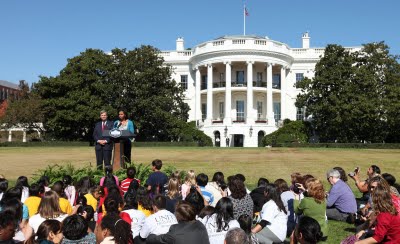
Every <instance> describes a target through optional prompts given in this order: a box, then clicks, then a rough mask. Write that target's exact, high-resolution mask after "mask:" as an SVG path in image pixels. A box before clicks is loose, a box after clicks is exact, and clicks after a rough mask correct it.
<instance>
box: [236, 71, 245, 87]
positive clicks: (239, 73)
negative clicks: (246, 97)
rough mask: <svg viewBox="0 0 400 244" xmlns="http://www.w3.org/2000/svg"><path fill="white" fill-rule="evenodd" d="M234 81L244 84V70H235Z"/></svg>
mask: <svg viewBox="0 0 400 244" xmlns="http://www.w3.org/2000/svg"><path fill="white" fill-rule="evenodd" d="M236 83H237V84H238V85H244V71H236Z"/></svg>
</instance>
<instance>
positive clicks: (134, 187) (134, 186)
mask: <svg viewBox="0 0 400 244" xmlns="http://www.w3.org/2000/svg"><path fill="white" fill-rule="evenodd" d="M139 186H140V184H139V182H138V181H137V180H132V181H131V183H130V184H129V187H128V190H127V191H126V194H125V196H127V195H129V197H132V196H134V197H136V195H137V191H138V189H139Z"/></svg>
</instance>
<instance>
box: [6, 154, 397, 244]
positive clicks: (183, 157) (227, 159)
mask: <svg viewBox="0 0 400 244" xmlns="http://www.w3.org/2000/svg"><path fill="white" fill-rule="evenodd" d="M132 158H133V160H134V161H135V162H137V163H149V164H150V163H151V161H152V160H153V159H155V158H160V159H162V160H163V162H164V164H168V165H173V166H175V167H176V168H177V169H178V170H185V171H187V170H189V169H193V170H194V171H195V172H196V173H200V172H204V173H206V174H207V175H208V176H209V177H210V178H211V177H212V175H213V174H214V172H216V171H222V172H223V173H224V174H225V176H229V175H233V174H236V173H239V172H240V173H242V174H244V175H245V176H246V184H247V185H248V186H249V188H253V187H254V186H255V185H256V182H257V180H258V178H260V177H265V178H267V179H269V180H270V181H274V180H275V179H278V178H283V179H285V180H287V181H289V180H290V178H289V177H290V174H291V173H292V172H300V173H308V174H312V175H314V177H316V178H319V179H322V180H323V181H324V184H325V187H326V188H327V189H328V187H329V185H328V183H327V182H326V176H325V173H326V171H327V170H328V169H330V168H333V167H335V166H340V167H342V168H344V169H345V170H346V171H351V170H353V169H354V168H355V167H356V166H359V167H361V172H362V175H363V176H365V172H366V170H367V168H368V167H369V166H370V165H371V164H376V165H378V166H379V167H380V168H381V170H382V172H383V173H384V172H389V173H391V174H393V175H394V176H395V177H396V178H397V179H400V171H399V170H398V166H399V164H398V162H399V158H400V150H396V149H337V148H332V149H331V148H269V149H268V148H197V147H196V148H186V147H175V148H171V147H165V148H162V147H161V148H159V147H154V148H145V147H138V148H133V149H132ZM0 162H1V163H0V164H1V167H0V174H2V175H4V176H6V178H8V179H10V180H15V179H16V178H17V177H18V176H20V175H26V176H28V177H31V176H32V175H33V173H34V172H35V171H36V170H38V169H42V168H44V167H45V166H46V165H48V164H55V163H71V164H73V165H75V166H78V167H79V166H82V165H87V164H90V163H91V164H92V165H95V154H94V149H93V148H92V147H65V148H63V147H24V148H22V147H21V148H12V147H10V148H7V147H5V148H0ZM350 186H351V187H352V189H353V191H354V192H355V193H357V191H356V189H355V186H354V184H352V182H350ZM329 228H330V230H329V240H328V243H340V240H342V239H344V237H346V236H348V235H350V234H352V233H353V232H352V231H353V230H352V228H354V227H353V226H352V225H348V224H345V223H341V222H335V221H330V222H329Z"/></svg>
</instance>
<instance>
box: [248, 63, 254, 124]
mask: <svg viewBox="0 0 400 244" xmlns="http://www.w3.org/2000/svg"><path fill="white" fill-rule="evenodd" d="M253 64H254V62H253V61H247V118H246V124H254V116H253V114H254V111H253Z"/></svg>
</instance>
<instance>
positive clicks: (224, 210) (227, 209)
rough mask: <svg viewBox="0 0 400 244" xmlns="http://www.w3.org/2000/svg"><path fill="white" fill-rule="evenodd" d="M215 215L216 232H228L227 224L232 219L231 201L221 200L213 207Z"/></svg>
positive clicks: (227, 199) (224, 198)
mask: <svg viewBox="0 0 400 244" xmlns="http://www.w3.org/2000/svg"><path fill="white" fill-rule="evenodd" d="M215 213H216V214H217V219H216V222H217V232H221V231H228V230H229V222H230V221H231V220H233V219H234V217H233V203H232V201H231V199H229V198H227V197H223V198H221V199H220V200H219V201H218V202H217V205H216V206H215Z"/></svg>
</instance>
